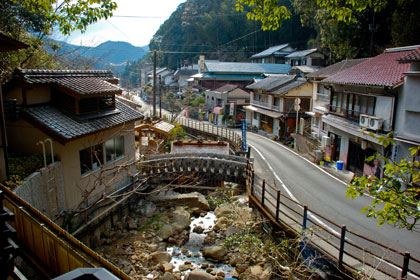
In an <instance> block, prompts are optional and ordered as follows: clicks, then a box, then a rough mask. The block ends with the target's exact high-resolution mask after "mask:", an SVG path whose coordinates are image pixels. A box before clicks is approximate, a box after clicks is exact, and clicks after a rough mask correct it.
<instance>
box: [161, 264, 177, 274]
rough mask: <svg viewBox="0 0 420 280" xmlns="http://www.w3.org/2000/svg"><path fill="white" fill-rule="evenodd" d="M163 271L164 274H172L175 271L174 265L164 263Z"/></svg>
mask: <svg viewBox="0 0 420 280" xmlns="http://www.w3.org/2000/svg"><path fill="white" fill-rule="evenodd" d="M161 269H162V271H163V272H172V271H173V270H174V265H173V264H171V263H167V262H164V263H162V265H161Z"/></svg>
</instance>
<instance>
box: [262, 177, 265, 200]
mask: <svg viewBox="0 0 420 280" xmlns="http://www.w3.org/2000/svg"><path fill="white" fill-rule="evenodd" d="M264 196H265V179H264V180H263V182H262V191H261V204H262V206H264Z"/></svg>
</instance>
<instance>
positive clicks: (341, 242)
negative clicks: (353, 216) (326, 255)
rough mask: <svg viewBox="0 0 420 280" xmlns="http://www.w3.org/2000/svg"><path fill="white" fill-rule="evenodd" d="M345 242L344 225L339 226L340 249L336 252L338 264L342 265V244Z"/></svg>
mask: <svg viewBox="0 0 420 280" xmlns="http://www.w3.org/2000/svg"><path fill="white" fill-rule="evenodd" d="M345 242H346V226H345V225H343V226H342V227H341V239H340V251H339V253H338V266H339V267H343V257H344V244H345Z"/></svg>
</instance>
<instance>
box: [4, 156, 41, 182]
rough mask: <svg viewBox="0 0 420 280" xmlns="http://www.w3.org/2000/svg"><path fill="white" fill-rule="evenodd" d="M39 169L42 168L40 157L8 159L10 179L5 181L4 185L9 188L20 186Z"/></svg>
mask: <svg viewBox="0 0 420 280" xmlns="http://www.w3.org/2000/svg"><path fill="white" fill-rule="evenodd" d="M41 167H43V159H42V156H41V155H32V156H11V157H9V170H10V179H9V181H6V185H7V186H8V187H11V188H13V187H16V186H18V185H20V184H21V183H22V181H23V180H24V179H25V178H26V177H28V176H29V175H31V174H32V173H33V172H35V171H37V170H38V169H40V168H41Z"/></svg>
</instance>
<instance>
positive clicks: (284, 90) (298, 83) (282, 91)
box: [273, 78, 307, 95]
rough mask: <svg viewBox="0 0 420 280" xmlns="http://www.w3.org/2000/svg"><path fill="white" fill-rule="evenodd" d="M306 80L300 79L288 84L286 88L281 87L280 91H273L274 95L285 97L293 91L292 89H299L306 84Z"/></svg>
mask: <svg viewBox="0 0 420 280" xmlns="http://www.w3.org/2000/svg"><path fill="white" fill-rule="evenodd" d="M306 83H307V81H306V79H303V78H298V79H297V80H295V81H292V82H290V83H288V84H285V85H284V86H282V87H280V88H279V89H276V90H274V91H273V94H278V95H283V94H286V93H288V92H289V91H291V90H292V89H295V88H297V87H300V86H301V85H304V84H306Z"/></svg>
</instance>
